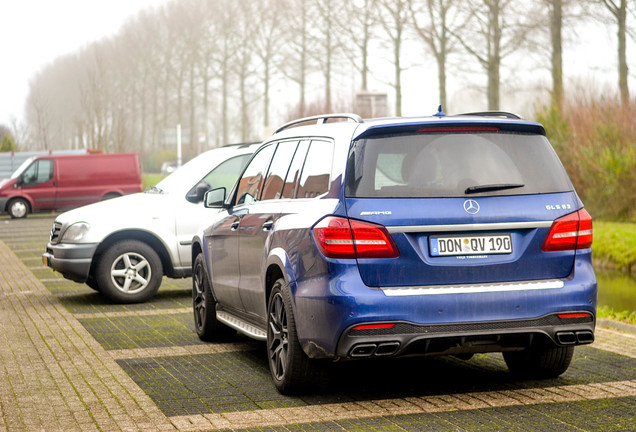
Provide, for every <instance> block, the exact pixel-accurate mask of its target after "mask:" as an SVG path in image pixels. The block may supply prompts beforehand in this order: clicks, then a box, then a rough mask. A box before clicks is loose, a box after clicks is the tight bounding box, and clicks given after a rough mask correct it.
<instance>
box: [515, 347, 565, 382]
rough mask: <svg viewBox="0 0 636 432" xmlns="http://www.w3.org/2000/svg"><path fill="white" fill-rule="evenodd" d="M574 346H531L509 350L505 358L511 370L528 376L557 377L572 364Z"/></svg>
mask: <svg viewBox="0 0 636 432" xmlns="http://www.w3.org/2000/svg"><path fill="white" fill-rule="evenodd" d="M573 355H574V347H573V346H568V347H556V348H529V349H526V350H523V351H508V352H504V353H503V358H504V360H505V361H506V365H508V369H509V370H510V372H512V373H513V374H515V375H517V376H521V377H528V378H556V377H558V376H559V375H561V374H562V373H563V372H565V371H566V370H567V369H568V367H569V366H570V362H571V361H572V356H573Z"/></svg>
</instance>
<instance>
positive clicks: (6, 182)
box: [0, 178, 12, 189]
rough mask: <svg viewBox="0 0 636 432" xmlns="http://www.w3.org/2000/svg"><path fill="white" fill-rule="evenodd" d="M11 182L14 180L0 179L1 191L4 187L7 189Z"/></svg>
mask: <svg viewBox="0 0 636 432" xmlns="http://www.w3.org/2000/svg"><path fill="white" fill-rule="evenodd" d="M11 181H12V179H10V178H7V179H0V189H2V188H3V187H5V186H6V185H8V184H9V183H11Z"/></svg>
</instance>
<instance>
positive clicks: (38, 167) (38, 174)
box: [22, 159, 53, 186]
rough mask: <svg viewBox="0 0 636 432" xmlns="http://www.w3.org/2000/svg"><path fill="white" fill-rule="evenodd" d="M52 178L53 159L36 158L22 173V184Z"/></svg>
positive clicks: (30, 183) (40, 181)
mask: <svg viewBox="0 0 636 432" xmlns="http://www.w3.org/2000/svg"><path fill="white" fill-rule="evenodd" d="M52 179H53V161H52V160H50V159H39V160H36V161H35V162H33V163H32V164H31V166H29V167H28V168H27V169H26V170H25V171H24V173H23V174H22V184H23V185H24V186H30V185H36V184H40V183H46V182H48V181H50V180H52Z"/></svg>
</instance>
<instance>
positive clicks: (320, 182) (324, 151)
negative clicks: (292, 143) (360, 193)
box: [296, 141, 333, 198]
mask: <svg viewBox="0 0 636 432" xmlns="http://www.w3.org/2000/svg"><path fill="white" fill-rule="evenodd" d="M332 162H333V143H332V142H329V141H312V142H311V145H310V146H309V151H308V152H307V157H306V159H305V166H304V167H303V171H302V174H301V176H300V184H299V186H298V193H297V195H296V197H297V198H313V197H316V196H318V195H322V194H324V193H326V192H328V191H329V177H330V175H331V164H332Z"/></svg>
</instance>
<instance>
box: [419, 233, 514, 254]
mask: <svg viewBox="0 0 636 432" xmlns="http://www.w3.org/2000/svg"><path fill="white" fill-rule="evenodd" d="M430 251H431V256H452V255H492V254H509V253H512V240H511V238H510V234H489V235H472V236H440V237H431V238H430Z"/></svg>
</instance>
